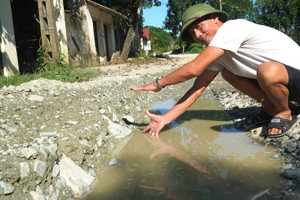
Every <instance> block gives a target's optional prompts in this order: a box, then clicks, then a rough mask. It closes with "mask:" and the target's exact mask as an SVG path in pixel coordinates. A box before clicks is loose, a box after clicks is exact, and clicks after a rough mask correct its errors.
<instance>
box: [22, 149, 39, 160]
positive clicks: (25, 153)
mask: <svg viewBox="0 0 300 200" xmlns="http://www.w3.org/2000/svg"><path fill="white" fill-rule="evenodd" d="M20 153H21V155H20V156H21V157H24V158H27V159H29V158H32V157H33V158H35V157H36V155H37V153H38V152H37V150H36V149H34V148H33V147H28V148H22V149H21V152H20Z"/></svg>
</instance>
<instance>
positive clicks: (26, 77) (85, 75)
mask: <svg viewBox="0 0 300 200" xmlns="http://www.w3.org/2000/svg"><path fill="white" fill-rule="evenodd" d="M101 74H103V73H102V72H101V70H100V69H95V68H88V67H73V66H71V65H63V66H60V67H53V68H51V69H49V70H43V71H39V72H36V73H26V74H20V75H14V76H10V77H4V76H0V88H3V87H4V86H10V85H14V86H18V85H21V84H22V83H25V82H28V81H31V80H36V79H39V78H45V79H52V80H59V81H62V82H75V81H76V80H77V79H78V78H80V79H81V80H83V81H84V80H87V79H90V78H95V77H97V76H99V75H101Z"/></svg>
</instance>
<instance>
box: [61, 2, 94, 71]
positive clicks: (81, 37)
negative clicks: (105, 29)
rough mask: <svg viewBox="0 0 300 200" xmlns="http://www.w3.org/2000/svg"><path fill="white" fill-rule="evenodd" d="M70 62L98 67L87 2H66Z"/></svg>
mask: <svg viewBox="0 0 300 200" xmlns="http://www.w3.org/2000/svg"><path fill="white" fill-rule="evenodd" d="M65 1H66V2H65V3H67V6H68V8H67V9H70V10H68V11H67V12H66V13H65V19H66V30H67V43H68V52H69V60H70V64H72V65H89V66H95V65H97V63H98V62H97V52H96V47H95V39H94V27H93V21H92V18H91V15H90V12H89V10H88V8H87V5H86V2H85V0H65Z"/></svg>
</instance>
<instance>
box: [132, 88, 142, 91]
mask: <svg viewBox="0 0 300 200" xmlns="http://www.w3.org/2000/svg"><path fill="white" fill-rule="evenodd" d="M142 88H143V87H130V90H133V91H140V90H142Z"/></svg>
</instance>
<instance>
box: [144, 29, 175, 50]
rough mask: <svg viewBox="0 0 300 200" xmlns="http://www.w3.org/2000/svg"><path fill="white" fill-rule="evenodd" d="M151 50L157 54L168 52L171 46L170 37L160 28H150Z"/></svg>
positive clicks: (171, 39)
mask: <svg viewBox="0 0 300 200" xmlns="http://www.w3.org/2000/svg"><path fill="white" fill-rule="evenodd" d="M149 30H150V33H151V45H152V50H153V51H156V52H157V53H164V52H167V51H170V50H171V48H172V46H173V43H174V42H173V38H172V36H171V35H170V34H169V33H168V32H166V31H165V30H164V29H162V28H157V27H153V26H150V27H149Z"/></svg>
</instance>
